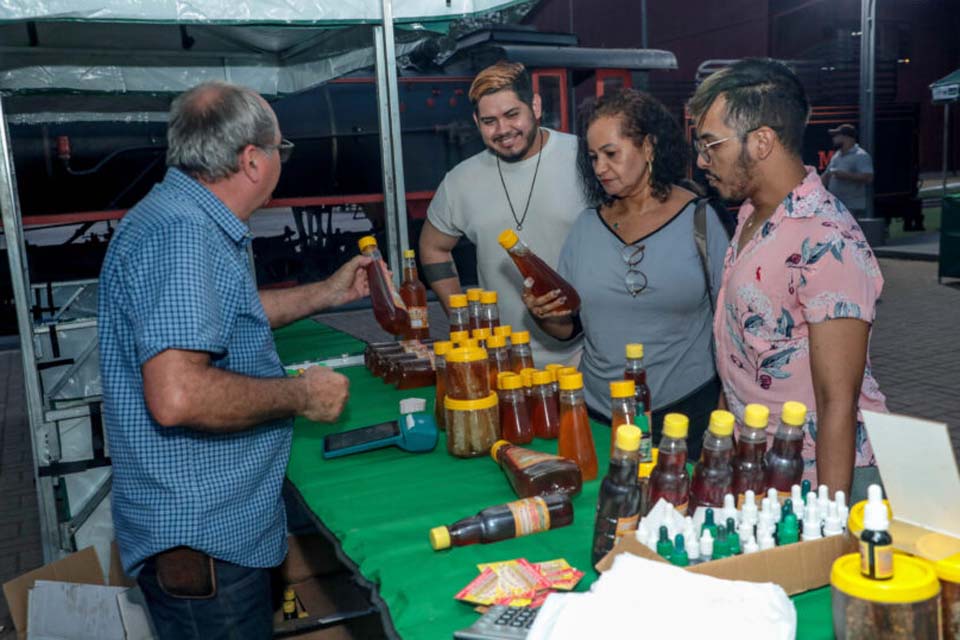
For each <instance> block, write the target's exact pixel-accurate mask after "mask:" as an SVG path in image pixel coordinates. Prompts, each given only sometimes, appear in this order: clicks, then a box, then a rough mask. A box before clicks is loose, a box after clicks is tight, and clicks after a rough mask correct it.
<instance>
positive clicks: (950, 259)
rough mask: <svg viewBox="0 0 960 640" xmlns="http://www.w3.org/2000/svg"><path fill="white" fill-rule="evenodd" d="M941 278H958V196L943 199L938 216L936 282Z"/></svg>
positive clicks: (959, 215) (959, 228)
mask: <svg viewBox="0 0 960 640" xmlns="http://www.w3.org/2000/svg"><path fill="white" fill-rule="evenodd" d="M942 278H960V195H957V194H955V195H950V196H946V197H945V198H944V199H943V209H942V210H941V214H940V266H939V269H938V271H937V282H939V281H940V280H941V279H942Z"/></svg>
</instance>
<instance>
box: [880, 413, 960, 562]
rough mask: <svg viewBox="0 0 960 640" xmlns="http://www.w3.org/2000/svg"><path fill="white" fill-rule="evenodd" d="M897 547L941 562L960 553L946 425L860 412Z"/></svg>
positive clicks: (958, 485)
mask: <svg viewBox="0 0 960 640" xmlns="http://www.w3.org/2000/svg"><path fill="white" fill-rule="evenodd" d="M863 422H864V425H865V426H866V428H867V435H868V436H869V437H870V444H871V445H872V446H873V451H874V453H875V455H876V457H877V466H878V467H879V468H880V474H881V477H882V478H883V488H884V491H885V492H886V494H887V500H888V501H889V502H890V508H891V510H892V511H893V520H892V521H891V522H890V535H891V536H892V537H893V546H894V548H896V549H899V550H900V551H904V552H906V553H909V554H912V555H916V556H920V557H922V558H926V559H927V560H932V561H937V560H943V559H944V558H947V557H949V556H952V555H954V554H957V553H960V503H958V502H957V496H960V470H958V468H957V461H956V458H955V457H954V455H953V445H952V443H951V440H950V433H949V431H948V430H947V425H946V424H944V423H942V422H932V421H930V420H922V419H920V418H910V417H908V416H901V415H897V414H894V413H875V412H873V411H864V412H863Z"/></svg>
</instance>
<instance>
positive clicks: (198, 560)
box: [154, 547, 217, 599]
mask: <svg viewBox="0 0 960 640" xmlns="http://www.w3.org/2000/svg"><path fill="white" fill-rule="evenodd" d="M154 563H155V566H156V568H157V582H159V583H160V588H161V589H163V591H164V593H166V594H167V595H170V596H173V597H176V598H198V599H202V598H212V597H213V596H215V595H216V593H217V573H216V571H214V567H213V558H211V557H210V556H208V555H207V554H205V553H204V552H202V551H197V550H196V549H191V548H190V547H174V548H173V549H167V550H166V551H161V552H160V553H158V554H157V555H156V556H154Z"/></svg>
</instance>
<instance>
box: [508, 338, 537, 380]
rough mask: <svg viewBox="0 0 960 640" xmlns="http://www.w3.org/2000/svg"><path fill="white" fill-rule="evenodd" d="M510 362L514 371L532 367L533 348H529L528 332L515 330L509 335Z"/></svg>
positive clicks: (517, 371)
mask: <svg viewBox="0 0 960 640" xmlns="http://www.w3.org/2000/svg"><path fill="white" fill-rule="evenodd" d="M510 343H511V344H512V345H513V346H512V347H511V348H510V364H511V365H512V366H513V372H514V373H520V372H521V371H522V370H524V369H533V368H534V365H533V349H531V348H530V332H529V331H515V332H513V334H511V336H510Z"/></svg>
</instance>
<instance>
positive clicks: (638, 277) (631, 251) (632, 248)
mask: <svg viewBox="0 0 960 640" xmlns="http://www.w3.org/2000/svg"><path fill="white" fill-rule="evenodd" d="M645 248H646V246H645V245H642V244H641V245H639V246H638V245H635V244H628V245H627V246H625V247H624V248H623V249H622V250H621V251H620V257H621V258H623V261H624V262H625V263H626V265H627V275H626V277H625V278H624V284H625V285H626V287H627V293H629V294H630V295H631V296H633V297H634V298H636V297H637V296H638V295H640V292H642V291H643V290H644V289H646V288H647V276H645V275H644V273H643V272H642V271H640V269H638V268H637V265H639V264H640V262H641V261H642V260H643V250H644V249H645Z"/></svg>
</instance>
